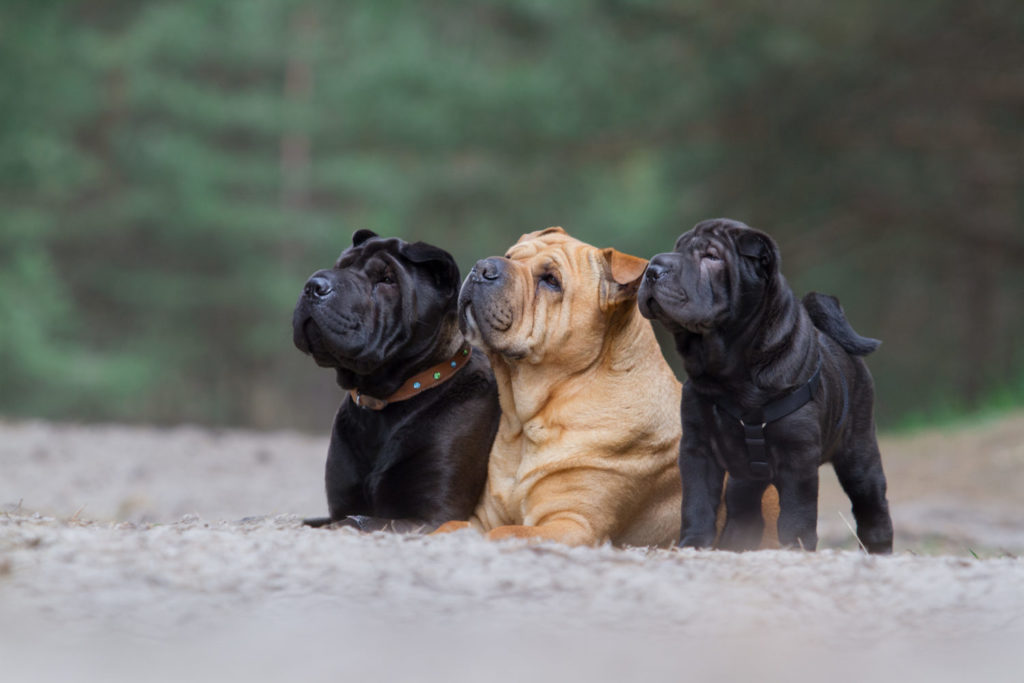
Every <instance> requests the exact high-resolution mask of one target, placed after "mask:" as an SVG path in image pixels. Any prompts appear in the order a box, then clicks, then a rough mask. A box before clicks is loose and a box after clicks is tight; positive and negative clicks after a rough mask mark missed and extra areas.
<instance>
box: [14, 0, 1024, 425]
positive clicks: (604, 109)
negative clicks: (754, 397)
mask: <svg viewBox="0 0 1024 683" xmlns="http://www.w3.org/2000/svg"><path fill="white" fill-rule="evenodd" d="M723 215H724V216H729V217H733V218H737V219H741V220H744V221H746V222H748V223H750V224H751V225H754V226H757V227H760V228H763V229H765V230H767V231H768V232H770V233H771V234H773V235H774V236H775V237H776V238H777V240H778V241H779V243H780V246H781V248H782V255H783V270H784V272H785V273H786V275H787V277H788V278H789V279H790V282H791V284H793V286H794V289H796V290H797V292H798V293H799V294H802V293H804V292H806V291H808V290H810V289H814V290H819V291H825V292H830V293H833V294H836V295H837V296H839V298H840V299H841V300H842V302H843V304H844V306H845V307H846V309H847V313H848V315H849V317H850V319H851V320H852V322H853V324H854V326H855V327H856V328H857V329H858V331H860V332H861V333H863V334H866V335H869V336H874V337H879V338H881V339H883V340H884V342H885V344H884V345H883V346H882V348H881V350H880V351H879V352H878V353H877V354H876V355H875V356H873V357H872V358H871V359H870V365H871V367H872V369H873V371H874V373H875V377H876V382H877V385H878V394H879V402H878V405H877V411H878V416H879V418H880V421H881V423H882V424H883V425H885V426H890V427H892V426H900V425H905V424H908V423H912V422H914V421H921V420H941V419H945V418H946V417H948V416H951V415H957V414H964V413H967V412H970V411H977V410H985V409H991V408H994V407H1000V406H1008V405H1015V404H1024V344H1022V336H1024V316H1021V301H1024V225H1022V219H1024V3H1021V2H1020V0H985V1H984V2H962V1H959V0H914V1H913V2H892V1H891V0H862V1H861V2H856V3H841V4H836V3H817V2H806V1H800V0H778V1H777V2H772V3H767V2H754V1H752V0H737V1H735V2H728V3H722V2H711V1H708V0H690V1H688V2H669V1H668V0H602V1H597V0H594V1H583V0H559V1H557V2H553V1H549V0H483V1H478V2H472V3H467V2H454V1H449V0H434V1H433V2H398V1H396V2H381V1H379V0H347V1H346V2H331V1H329V0H222V1H211V0H176V1H158V0H81V1H78V2H69V1H60V0H46V1H42V0H37V1H33V0H25V1H19V0H5V2H3V3H2V5H0V415H6V416H9V417H13V416H40V417H47V418H58V419H76V420H117V421H129V422H154V423H176V422H186V421H187V422H198V423H202V424H211V425H243V426H254V427H260V428H278V427H294V428H303V429H313V430H317V431H324V430H326V429H328V425H329V422H330V419H331V415H332V414H333V412H334V410H335V408H336V406H337V404H338V403H339V401H340V398H341V394H340V390H338V389H337V387H335V386H334V384H333V381H334V379H333V373H331V372H328V371H325V370H320V369H318V368H316V367H315V366H314V364H313V363H312V361H310V360H309V359H308V358H305V357H303V356H302V355H301V354H300V353H299V352H298V351H296V350H295V349H294V348H293V347H292V342H291V327H290V317H291V310H292V307H293V305H294V302H295V300H296V298H297V296H298V294H299V291H300V289H301V287H302V284H303V282H304V280H305V278H306V276H307V275H308V274H309V273H311V272H312V271H314V270H316V269H318V268H321V267H326V266H328V265H329V264H330V263H331V262H332V261H333V259H334V258H335V257H336V256H337V254H338V252H340V251H341V250H342V248H344V247H345V246H346V245H347V244H348V243H349V239H350V236H351V234H352V232H353V231H354V230H356V229H358V228H370V229H373V230H375V231H377V232H379V233H381V234H384V235H397V236H401V237H404V238H406V239H410V240H417V239H421V240H427V241H431V242H435V243H437V244H439V245H441V246H444V247H446V248H447V249H449V250H450V251H452V252H453V253H454V254H455V255H456V258H457V259H458V261H459V263H460V266H461V267H462V270H463V273H465V272H466V270H467V269H468V268H469V267H470V266H471V265H472V263H473V262H474V261H475V260H476V259H478V258H481V257H483V256H487V255H492V254H496V253H501V252H502V251H503V250H504V249H505V248H506V247H507V246H508V245H509V244H511V243H512V242H513V241H514V240H515V239H516V238H517V237H518V236H519V235H520V234H521V233H523V232H526V231H529V230H534V229H538V228H542V227H546V226H549V225H562V226H564V227H565V228H566V229H568V230H569V231H570V232H571V233H572V234H574V235H575V236H577V237H580V238H581V239H584V240H586V241H589V242H592V243H594V244H596V245H599V246H615V247H617V248H619V249H621V250H624V251H627V252H630V253H634V254H638V255H642V256H645V257H650V256H651V255H652V254H654V253H656V252H659V251H666V250H668V249H670V248H671V247H672V244H673V242H674V240H675V237H676V236H677V235H678V234H679V233H680V232H682V231H684V230H686V229H688V228H689V227H691V226H692V225H693V224H694V223H696V222H697V221H699V220H701V219H703V218H708V217H713V216H723Z"/></svg>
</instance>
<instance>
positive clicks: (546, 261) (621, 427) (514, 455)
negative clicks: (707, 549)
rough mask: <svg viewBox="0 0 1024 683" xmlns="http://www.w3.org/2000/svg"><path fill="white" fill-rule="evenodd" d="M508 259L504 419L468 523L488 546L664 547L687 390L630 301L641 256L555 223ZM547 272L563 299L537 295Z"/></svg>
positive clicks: (501, 354) (502, 351)
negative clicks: (530, 541) (520, 542)
mask: <svg viewBox="0 0 1024 683" xmlns="http://www.w3.org/2000/svg"><path fill="white" fill-rule="evenodd" d="M507 256H508V258H510V259H511V266H512V273H513V274H512V275H510V276H509V279H510V280H511V282H510V283H509V284H508V285H507V287H506V290H505V291H504V297H505V299H506V302H507V303H508V305H509V306H510V307H511V310H513V311H514V312H515V322H514V324H513V325H512V327H511V329H509V330H507V331H506V332H505V333H504V334H503V335H501V338H500V339H497V340H496V341H495V343H494V346H495V347H497V348H498V349H499V350H493V349H491V350H488V356H489V357H490V360H491V365H492V367H493V368H494V372H495V376H496V378H497V381H498V394H499V398H500V400H501V407H502V417H501V423H500V426H499V428H498V434H497V436H496V438H495V442H494V446H493V448H492V450H491V455H490V464H489V470H488V479H487V486H486V490H485V492H484V494H483V497H482V499H481V501H480V504H479V505H478V506H477V510H476V513H475V514H474V516H473V517H472V518H471V519H470V523H471V524H472V525H473V526H474V527H476V528H477V529H480V530H482V531H484V532H487V533H488V536H489V537H490V538H505V537H510V536H511V537H519V538H543V539H551V540H557V541H561V542H563V543H568V544H572V545H593V544H599V543H603V542H605V541H611V542H612V543H615V544H617V545H662V546H666V545H670V544H671V543H672V542H674V541H675V540H676V539H677V538H678V535H679V524H680V497H681V486H680V482H679V471H678V468H677V465H676V458H677V448H678V442H679V437H680V421H679V401H680V391H681V389H680V384H679V382H678V381H677V380H676V378H675V376H674V375H673V373H672V370H671V369H670V368H669V366H668V364H667V363H666V362H665V360H664V358H663V357H662V355H661V351H660V349H659V347H658V344H657V342H656V340H655V338H654V332H653V330H652V329H651V324H650V322H649V321H647V320H645V319H644V318H643V317H642V316H641V315H640V314H639V311H638V310H637V307H636V289H637V286H638V284H639V279H640V277H642V275H643V271H644V267H645V265H646V261H645V260H643V259H640V258H637V257H633V256H629V255H627V254H622V253H621V252H616V251H615V250H612V249H606V250H600V249H597V248H595V247H592V246H590V245H587V244H584V243H582V242H580V241H578V240H575V239H573V238H572V237H570V236H569V235H567V234H566V233H565V232H563V231H562V230H561V229H551V228H549V229H548V230H544V231H540V232H535V233H531V234H528V235H524V236H523V237H522V238H521V239H520V240H519V242H518V243H517V244H516V245H515V246H514V247H513V248H512V249H510V250H509V252H508V254H507ZM551 267H554V268H556V269H557V271H558V273H559V276H560V277H561V280H562V285H563V286H562V289H563V291H562V295H561V296H560V297H558V296H550V295H549V294H548V293H547V292H543V291H537V287H538V285H537V282H536V281H537V273H538V272H539V271H540V270H541V269H543V268H551ZM445 530H449V529H445Z"/></svg>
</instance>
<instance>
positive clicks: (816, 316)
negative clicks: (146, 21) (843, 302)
mask: <svg viewBox="0 0 1024 683" xmlns="http://www.w3.org/2000/svg"><path fill="white" fill-rule="evenodd" d="M803 305H804V308H805V309H807V313H808V314H809V315H810V316H811V321H812V322H813V323H814V326H815V327H817V328H818V329H819V330H821V331H822V332H824V333H825V334H827V335H828V336H830V337H832V339H834V340H835V341H836V343H837V344H839V345H840V346H842V347H843V349H844V350H845V351H846V352H847V353H848V354H850V355H852V356H866V355H868V354H869V353H871V352H872V351H874V350H875V349H877V348H878V347H879V346H881V345H882V342H880V341H878V340H877V339H871V338H869V337H862V336H860V335H859V334H857V333H856V332H855V331H854V329H853V327H852V326H851V325H850V321H849V320H847V319H846V314H845V313H844V312H843V307H842V306H840V305H839V299H837V298H835V297H834V296H829V295H828V294H818V293H817V292H811V293H810V294H808V295H807V296H805V297H804V299H803Z"/></svg>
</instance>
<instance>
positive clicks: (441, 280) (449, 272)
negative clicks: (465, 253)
mask: <svg viewBox="0 0 1024 683" xmlns="http://www.w3.org/2000/svg"><path fill="white" fill-rule="evenodd" d="M398 253H399V254H401V255H402V256H403V257H404V258H406V259H408V260H409V261H411V262H412V263H416V264H419V265H423V266H426V267H427V268H428V269H429V270H430V272H431V273H432V274H433V276H434V281H435V282H436V283H437V286H438V287H439V288H441V289H444V290H447V291H452V292H455V291H458V289H459V285H460V284H461V283H462V279H461V278H460V276H459V266H458V264H457V263H455V259H454V258H453V257H452V255H451V254H449V253H448V252H447V251H445V250H444V249H441V248H440V247H435V246H434V245H432V244H427V243H426V242H412V243H410V242H402V243H401V244H400V245H399V247H398Z"/></svg>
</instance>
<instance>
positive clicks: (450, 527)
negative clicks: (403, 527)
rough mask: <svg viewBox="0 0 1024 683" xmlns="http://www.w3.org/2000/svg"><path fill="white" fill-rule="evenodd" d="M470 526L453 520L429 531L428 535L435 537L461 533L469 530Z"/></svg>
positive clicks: (467, 523)
mask: <svg viewBox="0 0 1024 683" xmlns="http://www.w3.org/2000/svg"><path fill="white" fill-rule="evenodd" d="M470 526H472V525H471V524H470V523H469V522H465V521H462V520H457V519H453V520H452V521H450V522H445V523H444V524H442V525H441V526H439V527H437V528H436V529H434V530H433V531H431V532H430V534H429V535H430V536H435V535H437V534H450V533H452V532H453V531H462V530H463V529H468V528H470Z"/></svg>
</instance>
